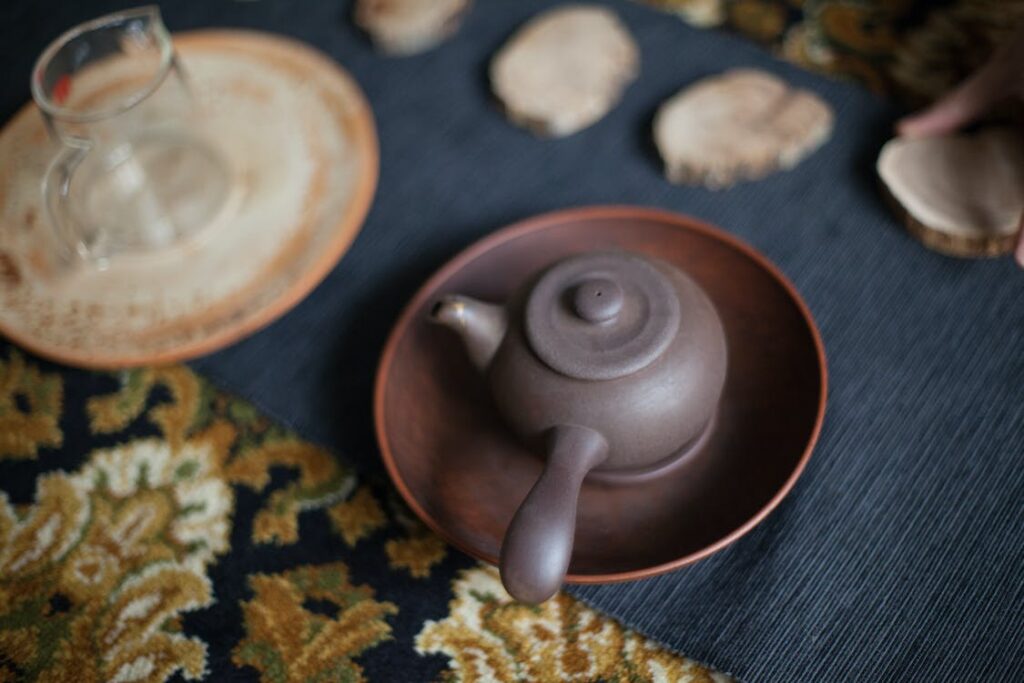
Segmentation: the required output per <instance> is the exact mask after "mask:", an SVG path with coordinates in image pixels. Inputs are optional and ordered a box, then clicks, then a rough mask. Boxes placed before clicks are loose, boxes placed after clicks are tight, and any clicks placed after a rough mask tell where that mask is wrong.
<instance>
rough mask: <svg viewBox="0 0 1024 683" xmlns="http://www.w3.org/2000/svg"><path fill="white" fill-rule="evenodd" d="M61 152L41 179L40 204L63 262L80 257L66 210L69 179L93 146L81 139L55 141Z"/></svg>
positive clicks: (81, 251) (78, 240)
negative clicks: (58, 143) (60, 251)
mask: <svg viewBox="0 0 1024 683" xmlns="http://www.w3.org/2000/svg"><path fill="white" fill-rule="evenodd" d="M59 141H60V144H61V150H60V152H58V153H57V156H56V158H54V160H53V161H52V162H51V163H50V167H49V168H48V169H47V170H46V175H45V176H44V177H43V205H44V206H45V207H46V213H47V215H48V217H49V219H50V225H51V226H52V227H53V229H54V232H55V236H56V238H57V242H58V244H59V245H60V246H61V250H62V252H63V256H64V257H65V260H68V261H70V260H73V259H75V258H77V257H80V256H84V250H85V245H84V244H83V241H82V236H81V235H79V232H78V230H77V229H76V227H75V225H74V219H73V218H72V212H71V211H70V210H69V206H68V204H69V195H70V193H71V178H72V176H73V175H74V173H75V169H76V168H78V165H79V164H81V163H82V161H83V160H84V159H85V157H86V155H88V153H89V150H91V149H92V147H93V144H92V142H90V141H89V140H85V139H83V138H67V137H61V138H59Z"/></svg>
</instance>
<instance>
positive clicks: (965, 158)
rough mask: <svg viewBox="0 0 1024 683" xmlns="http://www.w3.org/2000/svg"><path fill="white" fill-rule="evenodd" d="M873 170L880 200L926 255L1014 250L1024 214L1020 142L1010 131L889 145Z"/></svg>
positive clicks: (1023, 151) (972, 254)
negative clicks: (928, 251)
mask: <svg viewBox="0 0 1024 683" xmlns="http://www.w3.org/2000/svg"><path fill="white" fill-rule="evenodd" d="M877 169H878V177H879V178H880V179H881V181H882V188H883V192H884V194H885V196H886V198H887V199H888V200H889V201H890V202H891V204H892V206H893V208H894V210H895V211H896V213H897V214H898V215H899V216H900V217H901V218H902V219H903V222H904V224H905V225H906V227H907V230H908V231H910V233H911V234H912V235H913V236H914V237H916V238H917V239H918V240H920V241H921V243H922V244H924V245H925V246H926V247H928V248H929V249H934V250H935V251H938V252H942V253H944V254H948V255H950V256H960V257H966V258H980V257H986V256H1000V255H1003V254H1008V253H1010V252H1012V251H1013V248H1014V245H1015V244H1016V242H1017V232H1018V228H1019V225H1020V218H1021V212H1022V211H1024V138H1022V136H1021V135H1020V133H1018V132H1017V131H1016V130H1013V129H1009V128H989V129H986V130H983V131H981V132H979V133H977V134H973V135H952V136H945V137H932V138H916V139H915V138H895V139H893V140H890V141H889V142H887V143H886V144H885V146H884V147H883V148H882V151H881V153H880V154H879V155H878V165H877Z"/></svg>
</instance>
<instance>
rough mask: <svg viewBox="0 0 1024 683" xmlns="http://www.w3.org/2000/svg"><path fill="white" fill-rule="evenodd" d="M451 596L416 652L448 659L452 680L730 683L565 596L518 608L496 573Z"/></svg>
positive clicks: (478, 572) (462, 585) (465, 576)
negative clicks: (446, 609) (443, 614)
mask: <svg viewBox="0 0 1024 683" xmlns="http://www.w3.org/2000/svg"><path fill="white" fill-rule="evenodd" d="M453 591H454V593H455V598H454V599H453V600H452V601H451V602H450V603H449V614H448V616H447V617H446V618H445V619H442V620H441V621H436V622H435V621H428V622H427V623H426V624H425V625H424V627H423V629H422V630H421V631H420V633H419V635H418V636H417V637H416V651H417V652H419V653H420V654H444V655H446V656H447V657H449V658H450V660H451V662H450V666H451V669H450V671H449V676H450V677H451V678H453V679H454V680H459V681H462V682H463V683H475V682H478V681H479V682H483V681H500V682H501V683H506V682H513V681H514V682H517V683H518V682H520V681H544V682H547V681H551V682H555V681H599V680H604V681H671V682H674V683H727V682H728V681H730V680H731V679H729V678H728V677H727V676H724V675H722V674H719V673H717V672H713V671H710V670H709V669H707V668H705V667H703V666H701V665H700V664H697V663H696V662H694V661H692V660H689V659H686V658H684V657H680V656H678V655H675V654H672V653H671V652H668V651H667V650H665V649H664V648H661V647H660V646H658V645H657V644H655V643H653V642H652V641H650V640H647V639H646V638H642V637H641V636H639V635H637V634H635V633H633V632H632V631H628V630H626V629H623V628H622V627H621V626H620V625H619V624H618V623H616V622H615V621H613V620H611V619H609V618H607V617H604V616H602V615H600V614H598V613H597V612H595V611H594V610H591V609H590V608H588V607H586V606H584V605H583V604H581V603H579V602H577V601H576V600H574V599H573V598H571V597H569V596H568V595H566V594H564V593H560V594H558V595H557V596H555V597H554V598H552V599H551V600H548V601H547V602H545V603H544V604H542V605H539V606H532V605H524V604H521V603H517V602H515V601H514V600H512V598H510V597H509V595H508V594H507V593H506V592H505V590H504V589H503V588H502V586H501V581H500V579H499V578H498V572H497V571H496V570H495V569H494V568H492V567H482V566H481V567H478V568H475V569H469V570H466V571H464V572H462V574H461V575H460V576H459V578H457V579H456V580H455V581H454V583H453Z"/></svg>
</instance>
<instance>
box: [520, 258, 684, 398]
mask: <svg viewBox="0 0 1024 683" xmlns="http://www.w3.org/2000/svg"><path fill="white" fill-rule="evenodd" d="M681 318H682V315H681V312H680V310H679V297H678V294H677V292H676V288H675V286H674V284H673V280H671V279H670V278H669V277H668V276H667V275H666V273H665V272H663V271H662V269H661V268H660V267H658V266H656V265H655V264H654V262H652V261H649V260H647V259H645V258H643V257H641V256H639V255H637V254H630V253H628V252H623V251H604V252H588V253H584V254H581V255H578V256H574V257H571V258H568V259H566V260H563V261H560V262H558V263H557V264H555V265H554V266H552V267H551V268H550V269H548V270H547V271H546V272H545V273H544V274H543V275H541V277H540V278H539V279H538V280H537V282H536V284H535V285H534V287H533V289H532V290H531V291H530V293H529V295H528V296H527V300H526V306H525V310H524V321H523V322H524V325H523V326H524V331H525V332H526V338H527V340H528V341H529V344H530V347H531V348H532V349H533V351H534V353H535V354H536V355H537V357H538V358H539V359H540V360H541V361H543V362H544V364H545V365H547V366H548V367H550V368H551V369H552V370H555V371H556V372H559V373H561V374H563V375H566V376H568V377H575V378H577V379H587V380H599V379H600V380H604V379H615V378H617V377H624V376H626V375H629V374H632V373H634V372H637V371H638V370H641V369H643V368H644V367H646V366H648V365H650V364H651V363H652V362H654V360H655V359H657V358H658V357H660V356H661V354H662V352H664V351H665V349H667V348H668V346H669V344H670V343H671V342H672V340H673V339H674V338H675V336H676V334H677V333H678V331H679V328H680V321H681Z"/></svg>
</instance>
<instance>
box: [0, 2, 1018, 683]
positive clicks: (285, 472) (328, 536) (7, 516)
mask: <svg viewBox="0 0 1024 683" xmlns="http://www.w3.org/2000/svg"><path fill="white" fill-rule="evenodd" d="M649 1H650V2H652V3H653V4H657V5H659V6H662V7H664V8H667V9H670V10H672V11H675V12H677V13H678V14H679V15H680V16H682V17H683V18H684V19H686V20H687V21H690V22H692V23H695V24H698V25H701V26H720V27H723V28H727V29H729V30H734V31H738V32H740V33H743V34H744V35H747V36H749V37H751V38H752V39H754V40H757V41H759V42H761V43H763V44H765V45H766V46H768V47H770V48H771V49H773V50H775V51H777V52H778V53H779V54H780V55H782V56H784V57H785V58H787V59H790V60H792V61H795V62H797V63H799V64H802V65H805V66H807V67H809V68H812V69H815V70H820V71H825V72H827V73H830V74H835V75H838V76H842V77H847V78H854V79H857V80H859V81H860V82H862V83H864V84H865V85H866V86H867V87H869V88H871V89H873V90H875V91H877V92H879V93H884V94H894V95H898V96H899V97H902V98H904V99H905V100H906V101H907V102H909V103H914V102H919V101H923V100H928V99H932V98H934V97H935V96H937V95H938V94H939V93H941V92H942V91H943V90H945V89H946V88H948V87H949V86H950V85H952V84H953V83H955V82H957V81H958V80H960V79H961V78H962V77H963V76H964V75H966V74H967V73H968V72H969V71H970V70H972V69H973V68H975V67H976V66H977V65H978V64H980V63H981V62H982V61H983V60H984V58H985V56H986V55H987V54H988V52H990V50H991V48H992V45H994V44H995V43H996V42H997V41H998V40H1000V39H1002V37H1004V36H1005V35H1006V32H1007V30H1008V28H1009V27H1010V26H1012V24H1013V20H1014V19H1016V18H1024V2H1020V1H1016V0H1015V1H1008V0H960V1H958V2H946V3H941V4H937V5H936V4H935V3H930V4H927V3H921V2H912V1H910V0H892V1H890V2H882V1H878V2H869V1H867V0H803V1H801V0H649ZM932 5H934V7H931V6H932ZM929 7H930V9H929ZM199 679H205V680H212V681H225V680H232V681H235V680H259V681H270V682H274V683H285V682H293V681H294V682H299V681H303V682H310V683H313V682H321V681H362V680H380V681H421V680H434V681H502V682H504V681H570V680H572V681H597V680H602V681H621V682H625V681H654V680H657V681H677V682H685V681H694V682H697V681H700V682H707V681H725V680H728V679H727V677H726V676H724V675H722V674H718V673H715V672H712V671H710V670H709V669H707V668H705V667H703V666H701V665H699V664H697V663H695V662H693V661H691V660H688V659H686V658H683V657H680V656H677V655H675V654H673V653H670V652H668V651H666V650H664V649H662V648H660V647H659V646H658V645H657V644H655V643H652V642H651V641H649V640H646V639H645V638H643V637H641V636H639V635H637V634H635V633H633V632H631V631H629V630H628V629H625V628H623V627H622V626H621V625H619V624H617V623H616V622H614V621H612V620H610V619H608V618H606V617H603V616H602V615H600V614H599V613H597V612H595V611H593V610H591V609H590V608H588V607H587V606H586V605H583V604H581V603H579V602H578V601H575V600H574V599H572V598H570V597H569V596H567V595H565V594H560V595H559V596H558V597H557V598H555V599H553V600H551V601H549V602H548V603H546V604H544V605H543V606H540V607H529V606H524V605H520V604H516V603H515V602H513V601H511V600H510V599H509V597H508V595H507V594H506V593H505V592H504V591H503V590H502V588H501V584H500V582H499V580H498V578H497V575H496V572H495V570H494V569H493V568H491V567H489V566H484V565H480V564H477V563H475V562H473V561H472V560H470V559H468V558H467V557H465V556H463V555H461V554H459V553H457V552H454V551H451V550H450V549H448V548H447V547H446V546H445V544H444V543H443V542H441V541H440V540H439V539H438V538H437V537H435V536H433V535H432V534H431V533H430V532H429V531H427V530H426V529H425V528H424V527H423V526H422V525H421V524H420V523H419V522H418V521H417V520H416V519H415V518H414V517H413V516H412V515H411V514H410V513H409V512H408V510H406V509H405V508H404V506H403V505H402V503H401V502H400V501H399V500H398V499H397V496H396V494H394V492H393V491H392V489H391V488H390V486H389V485H388V484H387V482H385V481H381V480H372V479H371V480H361V479H360V478H359V477H357V476H356V474H355V473H354V472H353V471H351V470H350V469H349V468H347V467H346V466H345V464H344V463H342V462H340V461H339V460H338V459H337V458H335V457H334V456H332V455H331V454H330V453H327V452H325V451H324V450H322V449H320V448H317V447H315V446H313V445H311V444H309V443H306V442H304V441H302V440H301V439H299V438H298V437H297V436H296V435H294V434H291V433H289V432H288V431H286V430H284V429H282V428H280V427H279V426H277V425H275V424H273V423H271V422H270V421H269V420H267V419H266V418H265V417H263V416H261V415H260V414H258V413H257V411H256V410H254V409H253V407H252V406H250V405H249V404H247V403H246V402H244V401H241V400H238V399H235V398H233V397H230V396H227V395H225V394H224V393H222V392H220V391H218V390H216V389H215V388H214V387H212V386H211V385H210V384H208V383H207V382H206V381H204V380H203V379H201V378H199V377H198V376H196V375H195V374H194V373H193V372H192V371H191V370H189V369H187V368H186V367H184V366H171V367H161V368H146V369H140V370H133V371H128V372H122V373H94V372H85V371H77V370H69V369H65V368H59V367H57V366H54V365H51V364H48V363H46V362H43V361H39V360H36V359H34V358H32V357H30V356H28V355H27V354H25V353H23V352H21V351H19V350H17V349H15V348H13V347H11V346H9V345H6V344H4V343H2V342H0V683H3V682H6V681H56V682H69V683H70V682H75V683H92V682H93V681H118V682H127V681H154V682H160V681H167V680H199Z"/></svg>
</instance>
